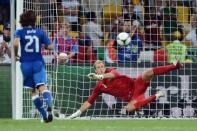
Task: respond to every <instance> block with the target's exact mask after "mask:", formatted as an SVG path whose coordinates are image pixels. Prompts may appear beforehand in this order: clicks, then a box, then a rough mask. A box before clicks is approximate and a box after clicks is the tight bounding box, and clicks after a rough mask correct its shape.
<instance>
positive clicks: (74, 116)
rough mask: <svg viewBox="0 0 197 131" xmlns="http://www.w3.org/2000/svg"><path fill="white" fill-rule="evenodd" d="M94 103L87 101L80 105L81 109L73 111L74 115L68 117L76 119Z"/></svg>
mask: <svg viewBox="0 0 197 131" xmlns="http://www.w3.org/2000/svg"><path fill="white" fill-rule="evenodd" d="M91 105H92V104H90V103H89V102H88V101H85V102H84V103H83V105H82V106H81V107H80V109H79V110H77V111H76V112H75V113H73V114H72V115H70V116H69V117H68V118H69V119H74V118H76V117H78V116H80V115H81V114H82V113H83V112H84V111H86V110H87V109H88V108H90V107H91Z"/></svg>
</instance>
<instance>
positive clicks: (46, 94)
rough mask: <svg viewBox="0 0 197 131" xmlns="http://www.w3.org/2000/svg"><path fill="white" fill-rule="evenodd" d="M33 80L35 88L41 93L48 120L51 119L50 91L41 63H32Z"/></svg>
mask: <svg viewBox="0 0 197 131" xmlns="http://www.w3.org/2000/svg"><path fill="white" fill-rule="evenodd" d="M34 64H35V65H34V67H36V68H35V69H34V72H36V73H35V74H34V81H35V84H36V87H37V89H38V90H39V92H41V93H42V96H43V99H44V102H45V103H46V105H47V112H48V120H49V121H52V120H53V115H52V99H53V98H52V95H51V92H50V91H49V90H48V89H47V86H46V84H47V80H46V71H45V67H44V65H42V63H39V62H37V63H34Z"/></svg>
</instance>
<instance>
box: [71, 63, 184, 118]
mask: <svg viewBox="0 0 197 131" xmlns="http://www.w3.org/2000/svg"><path fill="white" fill-rule="evenodd" d="M181 66H182V65H181V64H180V63H179V62H178V61H177V62H176V63H174V64H172V65H166V66H159V67H154V68H150V69H147V70H146V71H144V72H143V73H142V74H141V75H139V76H138V77H137V78H136V79H132V78H130V77H128V76H126V75H122V74H120V73H119V72H118V71H117V70H116V69H113V68H106V67H105V64H104V62H103V61H100V60H97V61H96V62H95V63H94V69H95V73H89V74H88V77H89V78H90V79H93V80H99V81H98V82H97V83H96V86H95V88H94V89H93V92H92V94H91V95H90V96H89V98H88V100H87V101H85V102H84V103H83V105H82V106H81V107H80V109H79V110H77V111H76V112H75V113H73V114H72V115H70V116H69V117H68V118H70V119H73V118H75V117H78V116H80V115H81V114H82V113H83V112H84V111H86V110H87V109H88V108H90V107H91V105H92V104H93V103H94V102H95V100H96V98H97V97H98V96H99V95H100V94H101V93H106V94H110V95H112V96H115V97H118V98H120V99H122V100H125V101H127V102H128V104H127V105H126V106H125V109H126V111H128V112H131V111H134V110H137V109H140V108H142V107H144V106H146V105H147V104H149V103H150V102H152V101H154V100H156V99H158V98H160V97H162V96H164V95H165V94H164V93H163V92H161V91H159V92H158V93H156V94H154V95H152V96H149V97H148V98H145V95H144V94H145V91H146V89H147V88H148V87H149V86H150V81H151V79H152V78H153V77H154V76H156V75H162V74H165V73H168V72H169V71H172V70H176V69H179V68H180V67H181Z"/></svg>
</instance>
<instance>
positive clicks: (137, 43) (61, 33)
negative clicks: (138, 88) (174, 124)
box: [23, 0, 197, 118]
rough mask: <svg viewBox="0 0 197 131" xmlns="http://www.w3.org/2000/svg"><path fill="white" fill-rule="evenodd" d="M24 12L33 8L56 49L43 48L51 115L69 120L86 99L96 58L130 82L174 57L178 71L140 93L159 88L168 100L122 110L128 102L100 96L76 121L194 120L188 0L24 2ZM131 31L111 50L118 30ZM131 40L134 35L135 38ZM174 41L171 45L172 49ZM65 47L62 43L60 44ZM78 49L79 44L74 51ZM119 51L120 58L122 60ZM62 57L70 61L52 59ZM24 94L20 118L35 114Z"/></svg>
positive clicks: (192, 11)
mask: <svg viewBox="0 0 197 131" xmlns="http://www.w3.org/2000/svg"><path fill="white" fill-rule="evenodd" d="M23 1H24V7H23V8H24V11H26V10H29V9H32V10H34V11H35V12H36V15H37V24H36V25H37V26H38V27H40V28H43V29H44V30H45V31H46V32H47V34H48V36H49V37H50V38H51V41H52V42H53V43H54V44H55V45H56V49H55V50H54V51H53V52H46V51H44V50H43V55H44V59H45V62H46V68H47V73H48V88H49V89H50V90H51V91H52V95H53V98H54V114H55V116H56V117H57V118H58V117H59V118H62V116H68V115H71V114H72V113H74V112H75V111H76V110H77V109H79V108H80V106H81V104H82V103H83V102H84V101H86V100H87V98H88V96H89V95H90V94H91V91H92V88H93V87H94V85H95V83H96V82H95V81H91V80H89V79H88V77H87V74H88V73H90V72H94V69H93V68H92V64H93V63H94V61H95V60H97V59H99V60H103V61H105V63H106V66H107V67H115V68H117V70H118V71H120V72H121V73H123V74H126V75H128V76H131V77H132V78H136V77H137V75H139V74H140V73H142V72H143V71H144V70H145V69H147V68H151V67H155V66H159V65H167V64H169V63H171V62H172V61H174V60H175V59H177V58H178V59H179V60H180V61H181V62H182V63H185V64H184V65H185V66H184V68H182V69H181V70H179V71H172V72H170V73H168V74H165V75H162V76H157V77H154V79H153V80H152V82H151V86H150V87H149V88H148V90H147V91H146V96H150V95H152V94H153V93H155V92H156V91H158V90H162V91H164V92H165V93H166V96H165V97H163V98H160V99H159V100H157V101H156V102H153V103H151V104H149V105H148V106H146V107H144V108H142V109H140V110H138V111H135V112H132V113H127V112H125V110H124V109H123V108H124V106H125V105H126V103H125V102H124V101H122V100H120V99H118V98H115V97H113V96H110V95H107V94H102V95H100V96H99V97H98V98H97V100H96V102H95V103H94V104H93V105H92V107H91V108H90V109H88V111H87V112H85V113H83V114H82V117H91V118H93V117H96V118H97V117H99V118H101V117H104V118H107V117H113V118H118V117H121V118H127V117H133V118H144V117H146V118H158V117H166V118H172V117H173V118H187V117H188V118H194V117H196V113H197V112H196V108H197V106H196V101H197V97H196V94H197V92H196V89H197V85H196V84H197V83H196V81H197V77H196V74H197V73H196V67H197V65H196V61H197V59H196V53H197V49H196V47H195V46H196V44H197V43H196V39H197V37H196V34H197V33H196V29H195V28H196V18H197V17H196V5H195V2H192V1H181V0H180V1H179V0H174V1H166V0H147V1H145V0H144V1H143V0H104V1H103V0H80V1H77V0H62V1H61V0H42V1H40V0H23ZM120 32H128V33H130V34H131V38H132V46H130V47H128V49H126V48H124V49H120V48H118V47H116V48H114V44H117V43H116V42H115V40H116V37H117V35H118V33H120ZM134 36H137V37H134ZM171 43H172V44H173V45H171V46H170V44H171ZM63 44H65V45H63ZM76 45H78V46H76ZM122 51H125V52H126V54H124V55H120V52H122ZM61 52H64V53H66V54H67V55H70V56H72V57H71V59H69V61H61V59H56V57H58V56H59V55H58V54H59V53H61ZM38 116H39V115H38V113H37V112H36V110H35V107H34V106H33V105H32V102H31V97H30V94H28V92H27V91H26V90H23V118H32V117H33V118H34V117H38Z"/></svg>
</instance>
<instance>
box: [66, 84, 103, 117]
mask: <svg viewBox="0 0 197 131" xmlns="http://www.w3.org/2000/svg"><path fill="white" fill-rule="evenodd" d="M98 89H100V83H99V82H98V83H97V84H96V86H95V88H94V90H93V92H92V95H90V96H89V98H88V100H87V101H85V102H84V103H83V105H82V106H81V107H80V108H79V110H77V111H76V112H75V113H73V114H72V115H70V116H69V117H68V118H69V119H73V118H76V117H78V116H80V115H81V114H82V113H83V112H84V111H86V110H87V109H89V108H90V107H91V105H92V104H93V103H94V102H95V100H96V98H97V97H98V96H99V95H100V91H99V90H98Z"/></svg>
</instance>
